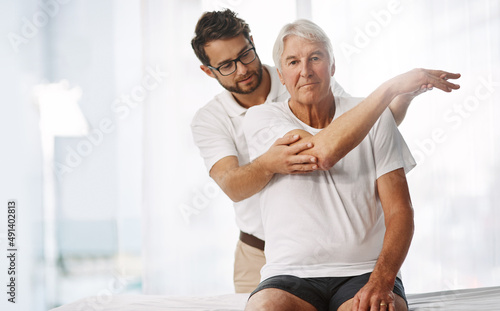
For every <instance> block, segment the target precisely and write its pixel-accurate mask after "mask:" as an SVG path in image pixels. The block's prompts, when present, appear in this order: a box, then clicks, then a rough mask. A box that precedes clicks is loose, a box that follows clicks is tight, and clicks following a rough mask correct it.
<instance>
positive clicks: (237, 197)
mask: <svg viewBox="0 0 500 311" xmlns="http://www.w3.org/2000/svg"><path fill="white" fill-rule="evenodd" d="M223 191H224V193H225V194H226V195H227V197H228V198H229V199H230V200H231V201H233V202H234V203H238V202H241V201H243V200H244V199H246V198H245V197H243V196H241V195H239V194H238V193H235V192H234V191H230V190H228V189H223Z"/></svg>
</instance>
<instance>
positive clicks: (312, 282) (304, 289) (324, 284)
mask: <svg viewBox="0 0 500 311" xmlns="http://www.w3.org/2000/svg"><path fill="white" fill-rule="evenodd" d="M370 275H371V273H366V274H363V275H359V276H353V277H321V278H299V277H296V276H291V275H279V276H274V277H271V278H268V279H266V280H264V281H262V282H260V284H259V286H257V288H256V289H255V290H254V291H253V292H252V293H251V294H250V297H252V295H253V294H255V293H257V292H258V291H261V290H263V289H266V288H277V289H281V290H284V291H286V292H288V293H290V294H292V295H294V296H297V297H299V298H300V299H302V300H305V301H307V302H309V303H310V304H312V305H313V306H314V307H316V309H318V311H328V310H332V311H336V310H337V309H338V308H339V307H340V306H341V305H342V304H343V303H344V302H346V301H348V300H349V299H351V298H354V296H355V295H356V293H357V292H358V291H359V290H360V289H361V288H362V287H363V286H365V285H366V283H367V282H368V279H369V278H370ZM393 292H394V294H396V295H398V296H401V298H403V299H404V300H405V301H406V305H408V302H407V300H406V295H405V289H404V287H403V282H401V280H400V279H399V278H396V282H395V284H394V289H393Z"/></svg>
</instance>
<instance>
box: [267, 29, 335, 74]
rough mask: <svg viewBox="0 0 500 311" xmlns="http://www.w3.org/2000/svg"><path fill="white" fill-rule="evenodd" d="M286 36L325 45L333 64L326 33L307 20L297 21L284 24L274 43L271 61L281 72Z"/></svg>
mask: <svg viewBox="0 0 500 311" xmlns="http://www.w3.org/2000/svg"><path fill="white" fill-rule="evenodd" d="M288 36H298V37H301V38H304V39H307V40H311V41H312V42H321V43H323V44H324V45H325V48H326V51H327V53H328V58H329V59H330V61H331V63H332V64H334V63H335V58H334V56H333V48H332V42H331V41H330V39H329V38H328V36H327V35H326V33H325V32H324V31H323V29H321V28H320V27H319V26H318V25H316V24H315V23H313V22H311V21H310V20H307V19H299V20H296V21H295V22H293V23H290V24H286V25H285V26H283V28H281V31H280V33H279V34H278V37H277V38H276V41H275V42H274V48H273V60H274V65H275V66H276V68H278V70H279V71H281V61H280V60H281V56H282V55H283V50H284V49H285V48H284V47H285V39H286V38H287V37H288Z"/></svg>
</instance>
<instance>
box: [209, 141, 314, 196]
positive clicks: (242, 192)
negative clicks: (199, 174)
mask: <svg viewBox="0 0 500 311" xmlns="http://www.w3.org/2000/svg"><path fill="white" fill-rule="evenodd" d="M299 138H300V137H299V136H298V135H296V136H293V135H287V136H285V137H283V138H280V139H278V140H277V141H276V142H275V143H274V144H273V145H272V146H271V148H269V150H268V151H267V152H266V153H264V154H263V155H261V156H260V157H258V158H257V159H255V160H254V161H253V162H251V163H248V164H246V165H243V166H240V165H239V162H238V158H237V157H235V156H228V157H225V158H222V159H221V160H219V161H218V162H217V163H215V164H214V166H213V167H212V169H211V170H210V176H211V177H212V178H213V179H214V180H215V182H216V183H217V184H218V185H219V187H221V189H222V190H223V191H224V193H225V194H226V195H227V196H228V197H229V198H230V199H231V200H233V201H234V202H238V201H241V200H244V199H247V198H249V197H251V196H252V195H254V194H256V193H257V192H259V191H260V190H261V189H262V188H264V186H265V185H267V183H268V182H269V180H271V178H272V177H273V175H274V174H275V173H281V174H298V173H307V172H311V171H313V170H315V169H316V168H317V165H316V164H315V162H316V158H315V157H313V156H310V155H297V154H298V153H300V152H301V151H303V150H307V149H309V148H311V147H312V143H310V142H305V143H299V144H296V145H294V146H289V144H291V143H294V142H296V141H297V140H298V139H299Z"/></svg>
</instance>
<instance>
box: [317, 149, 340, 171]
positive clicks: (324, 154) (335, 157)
mask: <svg viewBox="0 0 500 311" xmlns="http://www.w3.org/2000/svg"><path fill="white" fill-rule="evenodd" d="M330 147H331V150H326V149H319V150H317V152H316V154H315V156H316V158H317V159H318V166H319V168H320V169H321V170H322V171H327V170H329V169H331V168H332V167H333V166H334V165H335V164H337V162H338V161H339V160H340V159H342V156H341V154H342V152H341V151H340V150H339V148H337V147H336V146H333V145H332V146H330Z"/></svg>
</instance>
